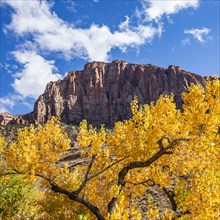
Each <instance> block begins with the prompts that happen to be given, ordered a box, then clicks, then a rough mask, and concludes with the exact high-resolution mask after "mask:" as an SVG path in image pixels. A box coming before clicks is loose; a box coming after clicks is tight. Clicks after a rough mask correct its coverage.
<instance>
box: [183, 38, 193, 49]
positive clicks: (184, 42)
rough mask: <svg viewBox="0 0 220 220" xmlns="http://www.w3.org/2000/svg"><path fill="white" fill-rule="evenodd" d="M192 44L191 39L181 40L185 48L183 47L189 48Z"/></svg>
mask: <svg viewBox="0 0 220 220" xmlns="http://www.w3.org/2000/svg"><path fill="white" fill-rule="evenodd" d="M190 44H191V42H190V39H189V38H185V39H183V40H181V46H183V47H185V46H188V45H190Z"/></svg>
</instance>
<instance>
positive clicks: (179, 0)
mask: <svg viewBox="0 0 220 220" xmlns="http://www.w3.org/2000/svg"><path fill="white" fill-rule="evenodd" d="M141 2H142V5H143V8H144V10H143V11H137V14H138V15H139V16H140V15H144V16H145V20H147V21H153V20H155V21H159V20H160V19H161V18H162V17H163V16H164V15H166V16H169V15H171V14H176V13H178V12H179V11H180V10H183V9H186V8H197V7H198V6H199V0H175V1H174V0H158V1H155V0H142V1H141Z"/></svg>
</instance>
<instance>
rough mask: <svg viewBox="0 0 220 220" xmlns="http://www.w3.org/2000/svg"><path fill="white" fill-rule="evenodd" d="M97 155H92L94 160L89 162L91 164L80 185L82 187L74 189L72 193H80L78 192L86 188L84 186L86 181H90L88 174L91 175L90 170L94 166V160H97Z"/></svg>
mask: <svg viewBox="0 0 220 220" xmlns="http://www.w3.org/2000/svg"><path fill="white" fill-rule="evenodd" d="M95 157H96V155H93V156H92V160H91V162H90V164H89V166H88V168H87V171H86V174H85V176H84V180H83V182H82V184H81V185H80V187H79V188H78V189H77V190H76V191H73V192H72V193H74V194H77V195H78V194H79V193H80V192H81V191H82V189H83V188H84V186H85V185H86V183H87V182H88V176H89V173H90V170H91V168H92V165H93V162H94V160H95Z"/></svg>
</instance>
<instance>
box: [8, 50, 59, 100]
mask: <svg viewBox="0 0 220 220" xmlns="http://www.w3.org/2000/svg"><path fill="white" fill-rule="evenodd" d="M12 54H13V56H14V57H15V59H16V60H17V62H19V63H20V64H22V65H23V69H22V70H21V71H20V72H16V74H14V78H15V79H14V82H13V84H12V86H13V88H14V89H15V91H16V92H17V93H18V94H20V95H21V96H22V97H23V98H26V97H31V98H37V97H38V96H39V95H40V94H41V93H42V92H43V91H44V89H45V87H46V84H47V83H48V82H49V81H55V80H58V79H60V78H61V75H60V74H58V73H56V71H57V69H56V67H55V66H54V61H48V60H45V59H44V58H43V57H42V56H40V55H38V54H36V52H34V51H14V52H13V53H12Z"/></svg>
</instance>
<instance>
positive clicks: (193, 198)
mask: <svg viewBox="0 0 220 220" xmlns="http://www.w3.org/2000/svg"><path fill="white" fill-rule="evenodd" d="M182 99H183V102H184V104H183V106H182V109H177V108H176V104H175V103H174V97H173V96H168V95H164V96H161V97H160V98H159V100H158V101H157V102H156V103H151V104H150V105H139V104H138V100H137V98H135V99H134V101H133V102H132V103H131V110H132V117H131V118H130V119H129V120H125V121H121V122H117V123H115V125H114V128H113V129H112V130H107V129H106V128H105V127H104V126H102V127H101V128H100V129H97V128H94V127H92V126H91V125H88V124H87V122H86V121H85V120H84V121H82V122H81V124H80V127H79V132H78V135H77V138H76V141H77V146H78V149H79V150H80V152H81V157H80V158H81V161H80V162H78V163H70V161H66V162H65V161H64V160H63V158H65V157H66V156H67V155H71V152H72V150H73V149H72V146H71V141H70V138H69V137H68V135H67V133H66V132H65V130H64V127H63V126H62V125H61V123H60V122H59V120H58V119H57V118H52V119H51V120H49V121H48V122H47V123H46V124H45V125H38V126H37V127H36V128H35V127H34V126H29V127H26V128H24V129H21V130H19V132H18V135H17V138H16V140H15V141H13V142H9V143H8V142H7V141H5V140H4V138H3V137H2V136H1V137H0V158H1V162H0V216H1V218H2V219H79V220H81V219H84V220H85V219H100V220H104V219H106V220H107V219H108V220H119V219H155V220H156V219H163V220H169V219H170V220H171V219H180V220H185V219H193V220H197V219H198V220H201V219H203V220H205V219H207V220H210V219H213V220H217V219H220V163H219V161H220V81H219V80H218V79H217V78H215V79H212V80H207V83H206V87H205V88H204V87H202V86H201V85H192V86H191V87H190V88H189V91H188V92H186V93H183V94H182ZM154 187H158V188H160V189H161V190H162V191H163V192H164V195H166V196H167V198H168V200H169V203H170V208H169V209H161V207H159V206H158V205H157V203H156V202H155V201H154V199H153V198H152V195H150V193H148V192H149V190H151V189H152V188H154ZM143 197H145V198H146V199H147V204H146V207H145V208H143V207H142V206H141V204H140V201H141V198H143Z"/></svg>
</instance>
